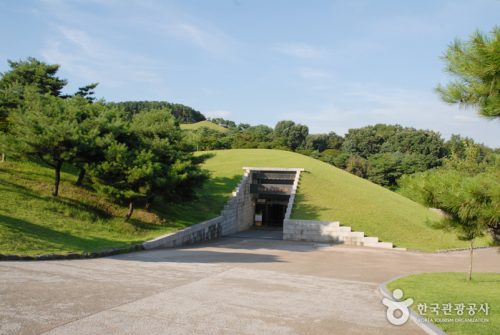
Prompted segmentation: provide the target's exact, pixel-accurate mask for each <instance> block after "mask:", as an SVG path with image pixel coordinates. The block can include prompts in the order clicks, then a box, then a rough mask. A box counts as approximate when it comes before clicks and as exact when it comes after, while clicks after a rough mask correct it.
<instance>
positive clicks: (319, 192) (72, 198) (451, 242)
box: [0, 149, 487, 255]
mask: <svg viewBox="0 0 500 335" xmlns="http://www.w3.org/2000/svg"><path fill="white" fill-rule="evenodd" d="M212 153H213V154H214V156H213V157H212V158H210V159H209V160H208V161H207V162H206V163H205V168H206V169H208V170H210V172H211V174H212V178H211V179H210V181H209V182H208V183H207V184H206V185H205V186H204V188H203V189H202V190H200V191H199V196H200V197H199V198H198V200H195V201H193V202H190V203H186V204H183V205H172V204H163V203H160V204H155V206H154V212H153V213H148V212H145V211H142V210H137V211H136V212H135V213H134V216H133V219H132V220H130V221H129V222H128V223H125V222H123V216H124V214H125V212H126V208H125V207H123V206H118V205H116V204H113V203H111V202H109V201H107V200H106V199H103V198H102V197H99V196H98V195H97V194H95V193H94V192H93V191H92V190H90V189H87V188H79V187H76V186H74V182H75V181H76V171H71V170H66V171H65V172H64V173H63V174H62V184H61V194H60V197H59V198H53V197H52V196H50V190H51V187H52V181H53V171H52V170H51V169H49V168H47V167H43V166H40V165H38V164H35V163H18V162H5V163H2V164H0V254H25V255H36V254H42V253H47V252H57V253H66V252H73V251H76V252H78V251H92V250H98V249H104V248H109V247H118V246H125V245H129V244H133V243H138V242H141V241H144V240H147V239H150V238H152V237H155V236H158V235H161V234H164V233H167V232H172V231H175V230H178V229H181V228H183V227H186V226H189V225H191V224H193V223H197V222H200V221H203V220H205V219H209V218H213V217H215V216H217V215H218V214H219V213H220V210H221V209H222V207H223V206H224V204H225V202H226V201H227V199H228V198H229V195H230V193H231V191H232V190H233V189H234V188H235V187H236V185H237V184H238V182H239V180H240V179H241V176H242V173H243V170H242V167H243V166H272V167H302V168H305V169H306V172H304V173H303V175H302V178H301V183H300V187H299V190H298V196H297V202H296V206H295V209H294V212H293V214H292V216H293V217H295V218H302V219H319V220H339V221H340V222H341V223H342V224H344V225H348V226H351V227H353V229H355V230H357V231H364V232H365V233H366V234H367V235H369V236H378V237H379V238H380V239H381V240H383V241H390V242H393V243H395V244H396V245H398V246H402V247H409V248H415V249H421V250H429V251H431V250H437V249H447V248H459V247H466V244H465V243H464V242H462V241H458V240H457V239H456V238H455V236H454V234H452V233H445V232H442V231H440V230H434V229H432V228H431V227H430V226H429V225H428V223H427V221H428V220H431V221H432V220H437V219H438V217H437V214H435V213H433V212H431V211H429V210H428V209H426V208H424V207H422V206H421V205H419V204H417V203H415V202H413V201H411V200H409V199H407V198H404V197H402V196H400V195H398V194H396V193H394V192H391V191H389V190H386V189H384V188H382V187H380V186H378V185H375V184H373V183H371V182H369V181H366V180H364V179H361V178H358V177H356V176H353V175H351V174H349V173H347V172H344V171H342V170H340V169H337V168H335V167H333V166H331V165H328V164H326V163H323V162H320V161H318V160H315V159H313V158H310V157H307V156H303V155H299V154H296V153H291V152H286V151H278V150H264V149H241V150H223V151H213V152H212ZM486 243H487V241H486V240H481V241H478V245H485V244H486Z"/></svg>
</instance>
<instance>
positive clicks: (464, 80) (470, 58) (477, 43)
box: [436, 27, 500, 117]
mask: <svg viewBox="0 0 500 335" xmlns="http://www.w3.org/2000/svg"><path fill="white" fill-rule="evenodd" d="M443 59H444V61H445V62H446V68H445V70H446V72H448V73H450V74H451V75H452V76H453V77H454V78H455V80H453V81H452V82H451V83H449V84H448V85H446V86H441V85H438V87H437V88H436V91H437V93H438V94H439V95H440V96H441V99H443V101H445V102H447V103H449V104H459V105H460V106H464V107H473V108H475V109H477V111H478V112H479V114H480V115H482V116H485V117H499V116H500V27H495V28H493V31H492V33H491V36H486V35H484V34H482V33H481V32H479V31H476V32H475V33H474V34H472V36H471V38H470V39H469V40H468V41H465V42H464V41H461V40H458V39H457V40H455V41H454V42H453V43H452V44H451V45H450V46H449V47H448V50H447V51H446V53H445V54H444V56H443Z"/></svg>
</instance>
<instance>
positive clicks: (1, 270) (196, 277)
mask: <svg viewBox="0 0 500 335" xmlns="http://www.w3.org/2000/svg"><path fill="white" fill-rule="evenodd" d="M466 267H467V252H452V253H445V254H425V253H417V252H404V251H393V250H378V249H369V248H359V247H348V246H341V245H339V246H323V245H315V244H311V243H299V242H288V241H279V240H272V239H253V238H251V237H249V238H245V237H244V236H243V237H239V238H224V239H220V240H218V241H215V242H212V243H207V244H202V245H197V246H192V247H184V248H179V249H165V250H152V251H144V252H137V253H131V254H124V255H118V256H114V257H109V258H101V259H88V260H68V261H46V262H2V263H0V301H1V304H0V334H42V333H47V334H143V333H147V334H332V333H339V334H422V331H421V330H420V329H419V328H418V327H417V326H416V325H414V324H412V323H410V322H409V323H407V324H406V325H404V326H403V327H396V326H391V325H390V324H389V323H388V322H387V321H386V319H385V308H384V306H383V305H382V304H381V298H380V296H379V295H378V293H377V292H376V290H377V286H378V284H379V283H381V282H384V281H386V280H388V279H390V278H392V277H394V276H397V275H403V274H409V273H414V272H426V271H465V269H466ZM475 271H494V272H500V254H499V253H498V252H497V250H494V249H483V250H477V251H476V258H475Z"/></svg>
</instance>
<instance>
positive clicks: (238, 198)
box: [221, 170, 255, 236]
mask: <svg viewBox="0 0 500 335" xmlns="http://www.w3.org/2000/svg"><path fill="white" fill-rule="evenodd" d="M250 174H251V172H250V171H249V170H245V174H244V175H243V178H241V182H240V183H239V185H238V186H237V187H236V190H235V191H234V192H233V194H232V196H231V198H230V199H229V200H228V202H227V203H226V205H225V206H224V209H223V210H222V212H221V216H222V217H223V222H222V236H226V235H230V234H234V233H237V232H239V231H242V230H247V229H249V228H250V227H251V226H252V225H253V222H254V214H255V201H254V199H253V195H252V194H251V193H250V183H251V175H250Z"/></svg>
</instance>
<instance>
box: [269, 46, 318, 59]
mask: <svg viewBox="0 0 500 335" xmlns="http://www.w3.org/2000/svg"><path fill="white" fill-rule="evenodd" d="M273 49H274V50H275V51H278V52H281V53H283V54H286V55H289V56H293V57H296V58H302V59H321V58H324V57H325V52H324V51H323V50H321V49H320V48H317V47H313V46H312V45H309V44H306V43H289V44H279V45H276V46H275V47H274V48H273Z"/></svg>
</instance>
